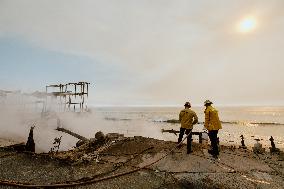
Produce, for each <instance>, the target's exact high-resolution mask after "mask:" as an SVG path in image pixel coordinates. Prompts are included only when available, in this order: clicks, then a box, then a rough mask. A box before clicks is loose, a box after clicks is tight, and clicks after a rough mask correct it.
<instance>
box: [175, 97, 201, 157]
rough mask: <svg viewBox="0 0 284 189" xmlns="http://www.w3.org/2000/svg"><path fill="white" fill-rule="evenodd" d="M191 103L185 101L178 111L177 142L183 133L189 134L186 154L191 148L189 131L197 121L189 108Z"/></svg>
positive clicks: (180, 139)
mask: <svg viewBox="0 0 284 189" xmlns="http://www.w3.org/2000/svg"><path fill="white" fill-rule="evenodd" d="M190 108H191V105H190V103H189V102H186V103H185V104H184V109H183V110H181V111H180V113H179V121H180V123H181V127H180V132H179V138H178V144H179V143H180V142H181V141H182V138H183V135H184V133H185V134H187V135H188V134H189V136H188V137H187V154H190V153H191V152H192V150H191V140H192V134H191V131H192V129H193V125H194V124H196V123H197V122H198V117H197V115H196V113H195V112H194V111H193V110H191V109H190Z"/></svg>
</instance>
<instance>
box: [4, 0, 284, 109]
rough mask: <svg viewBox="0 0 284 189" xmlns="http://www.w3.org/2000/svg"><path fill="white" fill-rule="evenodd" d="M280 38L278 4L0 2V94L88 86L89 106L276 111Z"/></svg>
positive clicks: (282, 24)
mask: <svg viewBox="0 0 284 189" xmlns="http://www.w3.org/2000/svg"><path fill="white" fill-rule="evenodd" d="M247 18H251V19H252V21H253V27H252V28H249V31H247V32H241V31H240V29H241V28H240V24H247V23H242V20H245V19H247ZM249 24H250V23H248V25H249ZM283 36H284V1H283V0H278V1H277V0H255V1H254V0H238V1H233V0H200V1H196V0H101V1H98V0H80V1H79V0H41V1H39V0H25V1H22V0H0V89H7V90H10V89H22V90H23V91H34V90H44V87H45V85H47V84H55V83H67V82H73V81H89V82H91V84H92V85H91V87H92V89H91V96H90V98H89V102H90V103H91V104H92V105H182V104H183V103H184V102H185V101H187V100H189V101H191V102H192V104H194V105H198V104H202V103H203V101H204V100H205V99H210V100H212V101H213V102H215V104H218V105H237V104H241V105H257V104H259V105H284V97H283V96H284V95H283V93H284V85H283V83H282V82H283V81H284V74H283V70H284V64H283V60H284V58H283V56H284V37H283Z"/></svg>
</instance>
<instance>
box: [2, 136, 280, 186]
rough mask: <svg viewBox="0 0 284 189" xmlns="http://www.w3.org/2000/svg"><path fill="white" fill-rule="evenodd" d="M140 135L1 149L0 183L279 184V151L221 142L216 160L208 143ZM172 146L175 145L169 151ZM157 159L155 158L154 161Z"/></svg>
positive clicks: (47, 184) (121, 184)
mask: <svg viewBox="0 0 284 189" xmlns="http://www.w3.org/2000/svg"><path fill="white" fill-rule="evenodd" d="M175 147H176V143H174V142H169V141H162V140H156V139H152V138H144V137H121V138H120V139H119V140H113V141H111V140H110V141H108V142H106V143H104V144H95V145H94V144H92V143H87V144H84V145H82V146H80V147H78V148H74V149H72V150H69V151H63V152H58V153H56V152H54V153H42V154H34V153H27V152H19V151H15V150H14V149H13V148H11V147H4V148H3V147H2V148H1V149H0V180H1V183H2V184H1V185H0V188H18V187H17V186H12V185H13V184H14V183H18V184H24V186H26V187H27V186H28V185H29V186H31V185H34V186H42V187H43V186H46V187H48V186H49V187H55V188H59V187H60V186H68V185H69V187H67V188H269V189H270V188H279V189H280V188H283V186H284V168H283V167H284V161H283V160H284V158H283V153H280V154H270V153H268V152H266V153H264V154H255V153H253V152H252V151H250V150H246V149H236V148H234V147H230V146H221V153H220V157H219V159H214V158H212V157H211V156H210V155H209V154H208V153H207V152H206V151H207V149H208V146H207V145H203V144H197V143H193V151H194V152H193V153H191V154H186V146H185V145H183V146H182V148H180V149H178V148H175ZM173 149H174V150H173ZM158 160H159V161H158Z"/></svg>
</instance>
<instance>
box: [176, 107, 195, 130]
mask: <svg viewBox="0 0 284 189" xmlns="http://www.w3.org/2000/svg"><path fill="white" fill-rule="evenodd" d="M179 121H180V123H181V127H182V128H185V129H192V128H193V125H194V124H196V123H197V122H198V117H197V115H196V113H195V112H194V111H193V110H191V109H189V108H186V109H183V110H181V111H180V113H179Z"/></svg>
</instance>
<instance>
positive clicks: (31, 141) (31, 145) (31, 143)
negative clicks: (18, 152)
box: [25, 126, 35, 152]
mask: <svg viewBox="0 0 284 189" xmlns="http://www.w3.org/2000/svg"><path fill="white" fill-rule="evenodd" d="M34 128H35V126H32V127H31V129H30V133H29V137H28V141H27V143H26V146H25V150H26V151H28V152H35V141H34Z"/></svg>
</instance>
